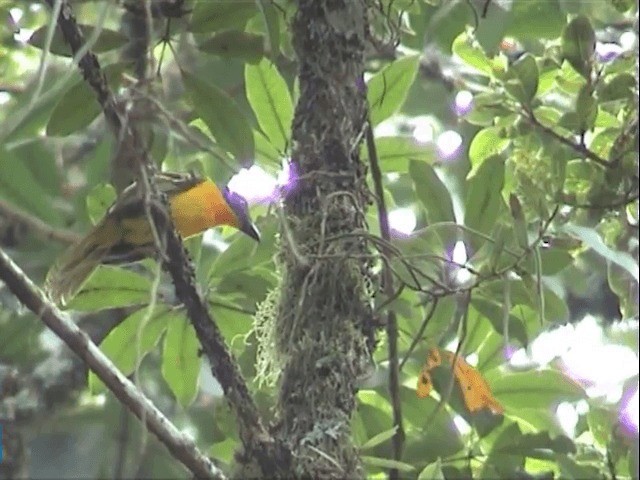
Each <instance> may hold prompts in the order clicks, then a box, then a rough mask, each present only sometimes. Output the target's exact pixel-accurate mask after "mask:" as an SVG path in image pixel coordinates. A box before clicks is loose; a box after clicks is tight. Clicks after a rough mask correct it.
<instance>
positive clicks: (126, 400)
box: [0, 249, 225, 479]
mask: <svg viewBox="0 0 640 480" xmlns="http://www.w3.org/2000/svg"><path fill="white" fill-rule="evenodd" d="M0 278H2V280H3V281H4V282H5V283H6V285H7V287H8V288H9V290H11V292H12V293H13V294H14V295H15V296H16V297H17V298H18V299H19V300H20V302H22V304H23V305H24V306H26V307H27V308H28V309H29V310H31V311H32V312H33V313H35V314H36V316H38V317H39V318H40V319H41V320H42V321H43V322H44V323H45V325H47V326H48V327H49V328H50V329H51V330H53V332H54V333H55V334H56V335H57V336H58V337H59V338H60V339H61V340H62V341H63V342H65V343H66V344H67V345H68V346H69V348H70V349H71V350H73V352H74V353H75V354H76V355H78V356H79V357H80V358H81V359H82V360H83V361H84V362H85V364H86V365H87V366H88V367H89V368H90V369H91V370H92V371H93V372H94V373H95V374H96V375H97V376H98V378H99V379H100V380H102V382H103V383H104V384H105V385H106V386H107V388H109V390H110V391H111V392H113V394H114V395H115V396H116V398H118V400H120V402H122V404H124V405H126V406H127V408H128V409H129V410H131V412H132V413H133V414H134V415H135V416H136V417H138V418H139V419H140V421H142V422H143V423H144V424H145V425H146V426H147V428H148V429H149V430H151V432H153V433H154V434H155V435H156V437H158V439H159V440H160V441H161V442H162V443H163V444H164V445H165V446H166V447H167V449H168V450H169V452H170V453H171V455H172V456H173V457H174V458H176V459H177V460H178V461H180V462H181V463H182V464H183V465H184V466H185V467H187V468H188V469H189V470H190V471H191V472H192V473H193V474H194V475H195V476H197V477H206V478H218V479H224V478H225V476H224V474H223V473H222V471H221V470H220V469H218V467H216V466H215V465H214V464H213V463H212V462H211V460H209V458H207V457H206V456H204V455H203V454H202V453H201V452H200V451H199V450H198V448H197V447H196V445H195V444H194V442H193V440H191V439H190V438H188V437H186V436H185V435H183V434H182V433H181V432H180V431H179V430H178V429H177V428H176V427H175V426H174V425H173V424H172V423H171V422H170V421H169V419H168V418H167V417H165V416H164V415H163V414H162V412H160V410H158V409H157V408H156V407H155V406H154V405H153V403H152V402H151V401H150V400H149V399H148V398H147V397H146V396H145V395H144V394H143V393H142V392H140V390H138V388H136V386H135V385H134V384H133V383H131V382H130V381H129V379H127V377H125V376H124V375H122V373H120V371H119V370H118V369H117V368H116V366H115V365H114V364H113V363H112V362H111V360H109V359H108V358H107V357H106V356H105V355H104V353H102V351H100V349H99V348H98V347H97V346H96V344H95V343H93V342H92V341H91V340H90V339H89V337H88V336H87V334H86V333H84V332H83V331H82V330H80V329H79V328H78V326H77V325H76V324H75V323H74V322H73V321H72V320H71V318H70V317H69V315H67V314H66V313H64V312H61V311H60V310H58V308H57V307H56V306H55V305H53V304H52V303H51V302H50V301H49V300H48V299H47V298H46V297H45V295H44V293H43V292H42V291H41V290H40V289H39V288H38V287H37V286H36V285H35V284H34V283H33V282H32V281H31V279H30V278H29V277H27V276H26V275H25V274H24V272H23V271H22V270H21V269H20V268H19V267H18V266H17V265H16V264H15V263H13V261H12V260H11V259H10V258H9V257H8V256H7V254H6V253H5V252H4V251H3V250H2V249H0Z"/></svg>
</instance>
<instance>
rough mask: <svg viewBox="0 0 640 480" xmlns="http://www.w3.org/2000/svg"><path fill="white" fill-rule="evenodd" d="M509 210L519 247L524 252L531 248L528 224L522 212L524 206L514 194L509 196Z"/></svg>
mask: <svg viewBox="0 0 640 480" xmlns="http://www.w3.org/2000/svg"><path fill="white" fill-rule="evenodd" d="M509 210H511V217H512V218H513V230H514V231H515V233H516V239H517V240H518V245H519V246H520V248H522V249H523V250H525V249H527V248H529V237H528V235H527V224H526V221H525V218H524V212H523V211H522V204H521V203H520V200H518V197H517V196H516V195H514V194H513V193H511V194H509Z"/></svg>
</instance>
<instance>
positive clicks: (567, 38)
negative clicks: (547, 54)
mask: <svg viewBox="0 0 640 480" xmlns="http://www.w3.org/2000/svg"><path fill="white" fill-rule="evenodd" d="M595 51H596V34H595V32H594V31H593V27H592V26H591V22H590V21H589V19H588V18H587V17H585V16H584V15H579V16H577V17H576V18H574V19H573V20H571V22H569V24H568V25H567V26H566V27H565V29H564V31H563V32H562V53H563V55H564V58H565V59H566V60H567V62H569V63H570V64H571V66H572V67H573V68H574V69H575V70H576V71H577V72H578V73H580V75H582V76H583V77H585V78H588V77H589V75H590V72H591V62H592V60H593V54H594V53H595Z"/></svg>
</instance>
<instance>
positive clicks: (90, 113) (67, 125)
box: [47, 63, 127, 137]
mask: <svg viewBox="0 0 640 480" xmlns="http://www.w3.org/2000/svg"><path fill="white" fill-rule="evenodd" d="M126 67H127V64H126V63H115V64H113V65H109V66H107V67H104V68H103V72H104V74H105V76H106V77H107V81H108V82H109V86H110V87H111V88H112V89H114V88H117V87H118V85H120V75H121V74H122V72H123V71H124V70H125V68H126ZM100 111H101V109H100V105H99V104H98V101H97V100H96V94H95V92H94V91H93V89H91V88H90V87H89V85H88V84H87V82H86V80H84V79H81V80H78V81H77V82H76V83H75V84H74V85H72V86H71V88H70V89H69V90H67V91H66V92H65V94H64V95H63V96H62V98H60V101H59V102H58V103H57V104H56V106H55V108H54V109H53V111H52V112H51V117H50V118H49V121H48V122H47V135H49V136H60V137H64V136H66V135H70V134H72V133H75V132H77V131H78V130H80V129H81V128H84V127H86V126H87V125H89V123H91V122H92V121H93V119H94V118H96V117H97V116H98V114H99V113H100Z"/></svg>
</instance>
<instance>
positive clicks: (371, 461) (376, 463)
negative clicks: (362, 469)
mask: <svg viewBox="0 0 640 480" xmlns="http://www.w3.org/2000/svg"><path fill="white" fill-rule="evenodd" d="M360 460H362V463H364V464H365V465H369V466H371V467H381V468H395V469H396V470H399V471H401V472H413V471H414V470H415V467H414V466H413V465H409V464H408V463H403V462H399V461H397V460H391V459H390V458H379V457H368V456H366V455H362V456H360Z"/></svg>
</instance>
